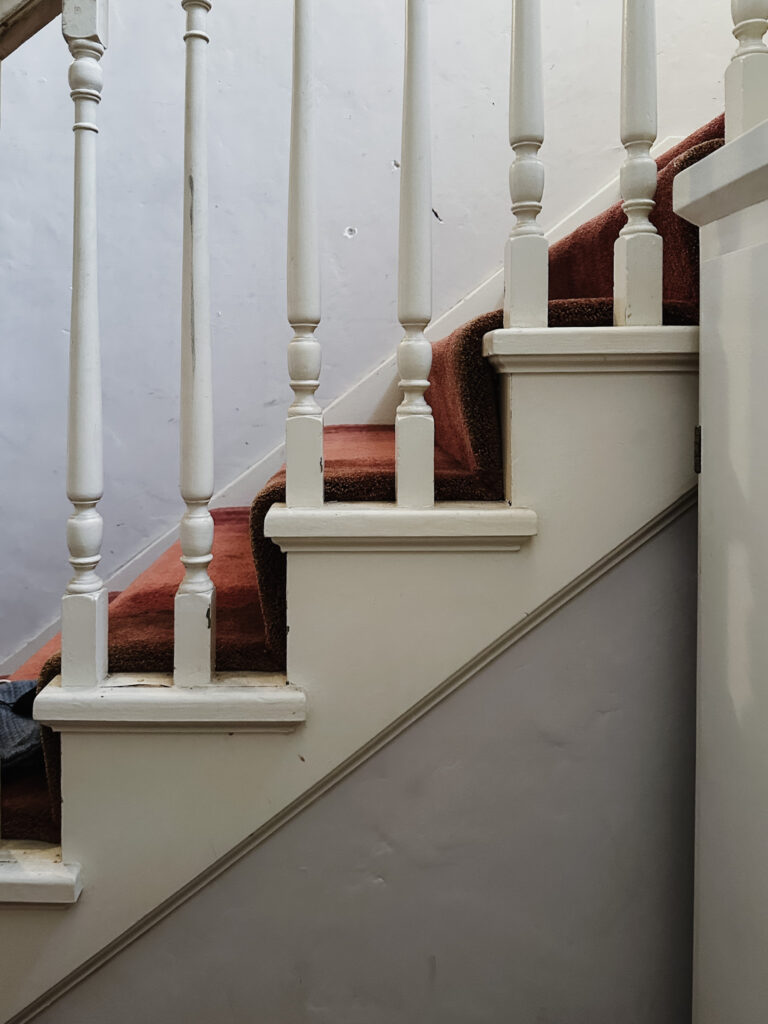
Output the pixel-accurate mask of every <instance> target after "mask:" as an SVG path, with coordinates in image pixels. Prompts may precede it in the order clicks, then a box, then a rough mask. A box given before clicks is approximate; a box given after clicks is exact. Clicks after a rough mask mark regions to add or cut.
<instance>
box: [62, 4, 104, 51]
mask: <svg viewBox="0 0 768 1024" xmlns="http://www.w3.org/2000/svg"><path fill="white" fill-rule="evenodd" d="M61 31H62V32H63V33H64V38H65V39H66V40H67V42H70V41H71V40H73V39H93V40H94V41H95V42H97V43H101V45H102V46H103V47H104V48H105V49H106V47H107V43H108V34H109V0H63V3H62V5H61Z"/></svg>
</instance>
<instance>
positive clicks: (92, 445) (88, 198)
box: [61, 0, 108, 687]
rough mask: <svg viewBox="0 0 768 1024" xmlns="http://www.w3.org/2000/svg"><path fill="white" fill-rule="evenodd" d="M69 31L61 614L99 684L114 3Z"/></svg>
mask: <svg viewBox="0 0 768 1024" xmlns="http://www.w3.org/2000/svg"><path fill="white" fill-rule="evenodd" d="M62 30H63V33H64V38H65V39H66V41H67V44H68V45H69V50H70V52H71V54H72V57H73V58H74V60H73V63H72V65H71V66H70V69H69V84H70V88H71V96H72V99H73V100H74V104H75V124H74V133H75V171H74V179H75V199H74V229H73V239H74V244H73V262H72V321H71V331H70V362H69V413H68V434H67V436H68V448H67V496H68V498H69V500H70V501H71V502H72V504H73V505H74V509H75V511H74V512H73V514H72V515H71V516H70V517H69V520H68V522H67V544H68V546H69V553H70V558H69V561H70V563H71V565H72V568H73V569H74V576H73V577H72V579H71V580H70V581H69V584H68V586H67V589H66V593H65V594H64V597H63V599H62V609H61V632H62V638H61V676H62V685H63V686H70V687H89V686H96V685H98V683H100V682H101V681H102V679H104V677H105V676H106V674H107V617H108V611H107V605H108V600H107V592H106V590H105V588H104V583H103V581H102V579H101V577H100V576H99V575H98V573H97V572H96V567H97V566H98V564H99V562H100V560H101V542H102V537H103V532H104V524H103V521H102V518H101V516H100V515H99V513H98V511H97V510H96V506H97V504H98V503H99V501H100V499H101V496H102V493H103V489H104V471H103V440H102V409H101V348H100V338H99V294H98V247H97V224H96V219H97V210H96V137H97V134H98V127H97V125H96V111H97V109H98V105H99V102H100V100H101V88H102V72H101V67H100V65H99V61H100V60H101V57H102V54H103V53H104V50H105V48H106V45H107V0H64V8H63V19H62Z"/></svg>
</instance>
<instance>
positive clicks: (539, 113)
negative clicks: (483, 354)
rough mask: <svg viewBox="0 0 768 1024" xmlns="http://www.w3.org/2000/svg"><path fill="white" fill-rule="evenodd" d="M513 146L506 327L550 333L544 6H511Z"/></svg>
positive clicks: (531, 1) (520, 1) (522, 0)
mask: <svg viewBox="0 0 768 1024" xmlns="http://www.w3.org/2000/svg"><path fill="white" fill-rule="evenodd" d="M509 141H510V145H511V146H512V150H513V152H514V155H515V159H514V161H513V163H512V166H511V168H510V171H509V191H510V196H511V199H512V213H513V214H514V215H515V218H516V223H515V225H514V227H513V228H512V233H511V234H510V237H509V240H508V241H507V247H506V253H505V260H504V326H505V327H546V326H547V323H548V311H549V301H548V300H549V244H548V242H547V239H546V238H545V236H544V231H543V230H542V227H541V225H540V224H539V222H538V217H539V214H540V213H541V209H542V199H543V196H544V164H543V162H542V160H541V157H540V155H539V150H540V149H541V146H542V144H543V142H544V77H543V65H542V42H541V0H513V3H512V53H511V63H510V76H509Z"/></svg>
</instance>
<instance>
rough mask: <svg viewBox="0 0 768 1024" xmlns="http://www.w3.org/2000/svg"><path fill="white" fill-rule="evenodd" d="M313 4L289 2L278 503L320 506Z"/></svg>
mask: <svg viewBox="0 0 768 1024" xmlns="http://www.w3.org/2000/svg"><path fill="white" fill-rule="evenodd" d="M313 2H314V0H294V18H293V101H292V106H291V161H290V177H289V201H288V321H289V323H290V324H291V326H292V327H293V330H294V337H293V340H292V341H291V342H290V344H289V346H288V372H289V374H290V377H291V387H292V388H293V391H294V394H295V396H296V397H295V399H294V401H293V404H292V405H291V407H290V409H289V410H288V419H287V423H286V428H285V449H286V451H285V462H286V481H285V492H286V499H285V500H286V504H287V505H288V506H290V507H294V508H296V507H301V508H315V507H318V506H320V505H322V504H323V413H322V410H321V409H320V406H319V405H318V404H317V400H316V399H315V392H316V391H317V388H318V385H319V383H320V363H321V351H320V344H319V342H318V341H317V339H316V338H315V330H316V329H317V326H318V324H319V323H320V315H321V313H320V264H319V245H318V228H317V203H316V198H315V191H316V189H315V161H314V156H315V147H314V119H313V112H312V92H313V86H312V67H311V41H312V23H311V13H312V5H313Z"/></svg>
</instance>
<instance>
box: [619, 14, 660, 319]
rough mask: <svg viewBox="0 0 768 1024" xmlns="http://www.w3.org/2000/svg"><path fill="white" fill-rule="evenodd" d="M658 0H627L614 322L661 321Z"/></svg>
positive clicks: (623, 40) (622, 77) (622, 76)
mask: <svg viewBox="0 0 768 1024" xmlns="http://www.w3.org/2000/svg"><path fill="white" fill-rule="evenodd" d="M656 75H657V72H656V0H624V22H623V39H622V51H621V141H622V142H623V144H624V148H625V149H626V154H627V155H626V160H625V162H624V166H623V167H622V169H621V195H622V198H623V200H624V213H625V214H626V216H627V223H626V224H625V225H624V227H623V228H622V229H621V234H620V235H619V238H618V239H617V241H616V248H615V251H614V274H613V277H614V315H613V319H614V323H615V324H616V325H617V326H625V325H626V326H631V327H640V326H642V327H654V326H658V325H659V324H661V321H662V301H663V262H664V242H663V240H662V238H661V235H660V234H659V233H658V231H657V230H656V227H655V226H654V225H653V224H652V223H651V220H650V216H651V213H652V212H653V209H654V207H655V205H656V203H655V198H654V197H655V196H656V183H657V178H658V169H657V167H656V161H655V160H654V159H653V157H652V156H651V148H652V146H653V144H654V142H655V141H656V134H657V130H658V129H657V82H656Z"/></svg>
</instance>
